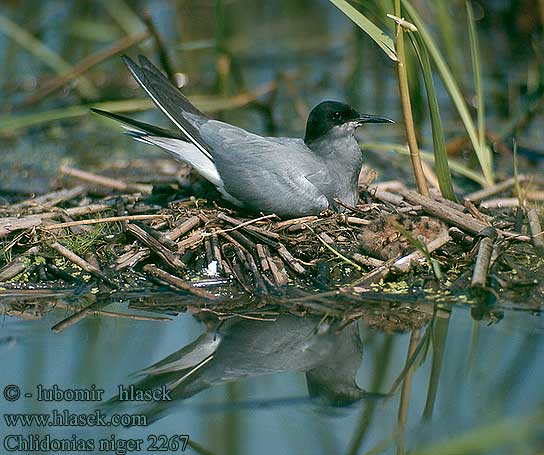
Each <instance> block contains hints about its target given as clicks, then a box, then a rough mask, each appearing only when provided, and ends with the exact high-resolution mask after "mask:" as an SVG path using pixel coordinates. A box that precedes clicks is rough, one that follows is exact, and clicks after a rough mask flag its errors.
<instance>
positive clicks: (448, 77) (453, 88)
mask: <svg viewBox="0 0 544 455" xmlns="http://www.w3.org/2000/svg"><path fill="white" fill-rule="evenodd" d="M401 1H402V4H403V6H404V10H405V12H406V13H407V15H408V17H409V20H410V21H411V22H413V23H414V24H415V26H416V27H417V28H418V31H419V33H420V34H421V38H422V40H423V43H425V46H426V48H427V50H428V51H429V54H430V56H431V58H432V59H433V61H434V63H435V65H436V68H437V69H438V72H439V74H440V77H441V78H442V81H443V82H444V86H445V87H446V90H447V91H448V93H449V95H450V98H451V100H452V102H453V104H454V105H455V108H456V109H457V112H459V115H460V117H461V120H462V122H463V125H464V127H465V130H466V132H467V134H468V137H469V139H470V142H471V144H472V147H473V148H474V151H475V153H476V156H477V157H478V161H479V163H480V167H481V168H482V172H483V174H484V178H485V184H486V185H491V184H493V180H494V176H493V168H492V161H491V153H490V150H489V148H487V147H485V148H483V149H482V147H480V141H479V140H478V134H477V132H476V128H475V126H474V123H473V120H472V117H471V115H470V112H469V110H468V107H467V105H466V103H465V100H464V98H463V95H462V94H461V90H460V89H459V85H458V84H457V82H456V81H455V78H454V77H453V75H452V72H451V70H450V69H449V67H448V65H447V64H446V62H445V60H444V58H443V57H442V54H441V53H440V51H439V49H438V47H437V46H436V44H435V42H434V40H433V38H432V37H431V35H430V33H429V31H428V30H427V27H426V26H425V24H424V23H423V20H422V19H421V17H420V16H419V14H418V13H417V11H416V10H415V8H414V7H413V6H412V5H411V3H410V2H409V0H401Z"/></svg>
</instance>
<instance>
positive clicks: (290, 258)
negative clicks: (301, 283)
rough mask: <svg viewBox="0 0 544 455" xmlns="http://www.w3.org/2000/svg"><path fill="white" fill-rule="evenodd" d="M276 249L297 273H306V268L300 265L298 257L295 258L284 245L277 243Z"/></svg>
mask: <svg viewBox="0 0 544 455" xmlns="http://www.w3.org/2000/svg"><path fill="white" fill-rule="evenodd" d="M276 251H277V252H278V254H279V255H280V256H281V258H282V259H283V260H284V261H285V262H286V263H287V265H289V266H290V267H291V268H292V269H293V270H294V271H295V272H297V273H299V274H304V273H306V269H305V268H304V267H302V265H300V263H299V261H298V259H295V258H294V257H293V255H292V254H291V253H289V251H288V250H287V248H285V245H283V244H282V243H278V245H277V247H276Z"/></svg>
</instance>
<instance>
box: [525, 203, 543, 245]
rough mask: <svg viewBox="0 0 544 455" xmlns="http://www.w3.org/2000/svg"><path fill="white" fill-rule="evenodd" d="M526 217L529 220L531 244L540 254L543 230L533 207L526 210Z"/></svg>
mask: <svg viewBox="0 0 544 455" xmlns="http://www.w3.org/2000/svg"><path fill="white" fill-rule="evenodd" d="M527 219H528V221H529V229H530V230H531V237H532V238H533V245H534V246H535V248H536V250H537V251H538V252H539V253H540V254H544V232H542V225H541V224H540V220H539V218H538V212H537V211H536V209H535V208H532V209H529V210H528V211H527Z"/></svg>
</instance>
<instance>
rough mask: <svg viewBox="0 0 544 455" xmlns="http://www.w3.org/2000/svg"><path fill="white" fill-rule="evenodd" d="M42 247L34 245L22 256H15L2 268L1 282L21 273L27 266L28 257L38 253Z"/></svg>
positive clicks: (0, 272)
mask: <svg viewBox="0 0 544 455" xmlns="http://www.w3.org/2000/svg"><path fill="white" fill-rule="evenodd" d="M39 251H40V248H39V247H37V246H33V247H31V248H29V249H28V250H26V251H25V252H24V253H23V254H21V255H20V256H17V257H15V258H13V260H12V261H11V262H10V263H9V264H6V265H5V266H4V267H2V268H1V269H0V283H1V282H3V281H9V280H11V279H12V278H13V277H14V276H17V275H19V273H21V272H24V270H25V269H26V267H27V260H28V259H27V258H28V257H29V256H33V255H36V254H38V252H39Z"/></svg>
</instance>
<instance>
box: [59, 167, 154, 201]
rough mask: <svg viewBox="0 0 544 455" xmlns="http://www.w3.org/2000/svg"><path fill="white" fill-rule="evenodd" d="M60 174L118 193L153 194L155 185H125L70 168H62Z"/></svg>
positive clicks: (116, 180) (118, 181)
mask: <svg viewBox="0 0 544 455" xmlns="http://www.w3.org/2000/svg"><path fill="white" fill-rule="evenodd" d="M60 173H61V174H64V175H69V176H71V177H74V178H77V179H79V180H83V181H84V182H89V183H92V184H95V185H98V186H105V187H107V188H113V189H114V190H118V191H138V192H140V193H143V194H151V191H152V189H153V185H141V184H136V183H125V182H122V181H120V180H119V179H111V178H109V177H104V176H102V175H97V174H93V173H91V172H86V171H82V170H80V169H75V168H73V167H70V166H61V167H60Z"/></svg>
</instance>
